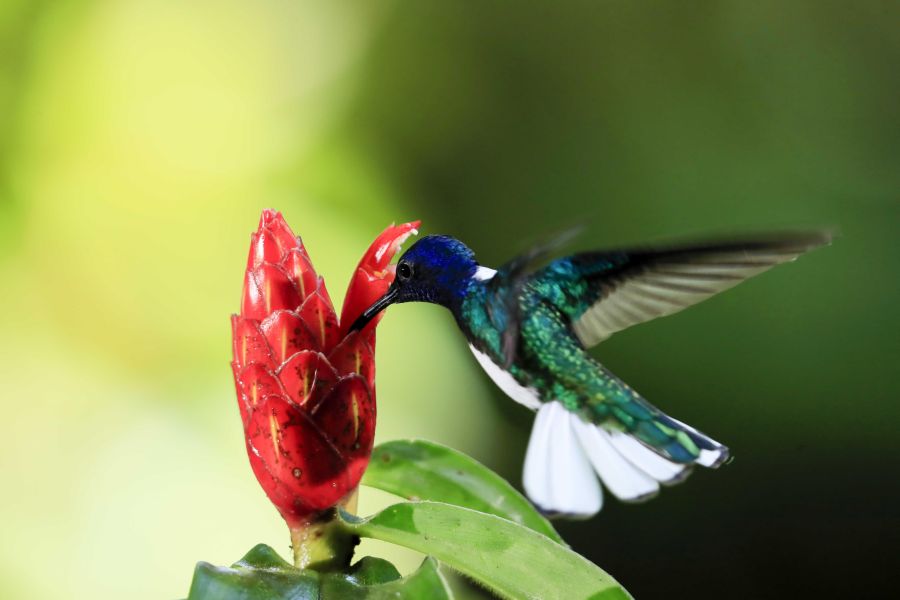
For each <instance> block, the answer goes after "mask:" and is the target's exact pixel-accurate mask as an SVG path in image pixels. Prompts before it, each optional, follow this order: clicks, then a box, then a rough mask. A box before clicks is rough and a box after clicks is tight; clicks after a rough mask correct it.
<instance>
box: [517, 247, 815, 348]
mask: <svg viewBox="0 0 900 600" xmlns="http://www.w3.org/2000/svg"><path fill="white" fill-rule="evenodd" d="M830 240H831V235H830V234H829V233H827V232H812V233H803V234H782V235H777V236H768V237H760V238H756V239H749V240H743V241H731V242H719V243H707V244H694V245H684V246H675V247H670V248H663V249H638V250H630V251H628V250H626V251H615V252H594V253H586V254H578V255H574V256H571V257H567V258H563V259H560V260H558V261H555V262H554V263H551V264H550V265H548V266H547V267H545V268H544V269H543V270H541V271H540V272H538V273H537V274H535V276H536V277H540V276H547V275H550V276H554V275H556V276H560V274H565V275H566V276H568V277H569V278H570V281H569V282H568V283H569V284H572V283H573V282H574V281H577V280H581V281H586V282H587V283H588V285H587V286H586V287H585V290H586V291H585V293H584V297H582V298H580V299H581V300H582V302H581V304H580V305H577V306H575V307H574V308H573V307H568V308H567V311H566V312H567V313H568V316H569V318H570V321H571V322H572V327H573V329H574V331H575V333H576V335H577V336H578V338H579V340H580V341H581V342H582V344H584V346H585V347H590V346H594V345H596V344H598V343H600V342H602V341H603V340H605V339H606V338H608V337H609V336H611V335H612V334H613V333H616V332H617V331H621V330H623V329H626V328H628V327H631V326H632V325H637V324H638V323H644V322H646V321H649V320H651V319H655V318H657V317H663V316H667V315H671V314H674V313H677V312H679V311H681V310H684V309H685V308H687V307H688V306H691V305H693V304H697V303H698V302H702V301H703V300H705V299H707V298H709V297H711V296H713V295H715V294H718V293H720V292H723V291H725V290H727V289H730V288H732V287H734V286H736V285H737V284H738V283H740V282H741V281H744V280H745V279H748V278H750V277H753V276H754V275H757V274H759V273H762V272H763V271H767V270H768V269H770V268H772V267H774V266H776V265H779V264H782V263H785V262H790V261H793V260H794V259H796V258H797V257H798V256H800V255H801V254H803V253H804V252H807V251H808V250H811V249H813V248H816V247H818V246H821V245H824V244H827V243H828V242H829V241H830ZM597 265H600V267H599V268H598V267H597ZM562 283H565V282H562Z"/></svg>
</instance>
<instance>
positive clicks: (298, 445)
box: [231, 210, 419, 529]
mask: <svg viewBox="0 0 900 600" xmlns="http://www.w3.org/2000/svg"><path fill="white" fill-rule="evenodd" d="M418 225H419V222H418V221H416V222H414V223H406V224H403V225H398V226H391V227H388V228H387V229H385V230H384V232H382V234H381V235H379V236H378V238H376V239H375V241H374V242H373V243H372V245H371V247H370V248H369V250H368V251H367V252H366V254H365V255H364V256H363V258H362V260H361V261H360V263H359V266H358V267H357V269H356V272H355V273H354V275H353V278H352V279H351V281H350V286H349V288H348V290H347V295H346V297H345V299H344V308H343V311H342V313H341V319H340V322H338V318H337V315H336V314H335V312H334V307H333V306H332V304H331V298H330V297H329V296H328V292H327V291H326V289H325V281H324V280H323V279H322V278H321V277H319V276H317V275H316V272H315V271H314V270H313V267H312V263H311V262H310V259H309V255H308V254H307V253H306V249H305V248H304V247H303V243H302V242H301V241H300V238H298V237H296V236H294V234H293V232H292V231H291V229H290V228H289V227H288V225H287V223H286V222H285V221H284V219H283V218H282V216H281V214H280V213H278V212H275V211H272V210H264V211H263V213H262V217H261V218H260V221H259V228H258V229H257V231H256V233H254V234H253V235H252V237H251V244H250V256H249V257H248V259H247V271H246V274H245V276H244V291H243V297H242V301H241V314H240V315H239V316H238V315H232V318H231V324H232V335H233V342H234V360H233V362H232V363H231V366H232V369H233V370H234V381H235V385H236V387H237V396H238V406H239V407H240V411H241V419H242V421H243V423H244V436H245V438H246V442H247V454H248V456H249V457H250V466H251V467H252V468H253V472H254V474H255V475H256V478H257V479H258V480H259V483H260V485H262V487H263V490H265V492H266V494H267V495H268V496H269V499H270V500H271V501H272V502H273V503H274V504H275V506H276V507H277V508H278V511H279V512H280V513H281V515H282V516H283V517H284V519H285V520H286V521H287V523H288V526H289V527H291V528H292V529H293V528H294V527H297V526H300V525H302V524H303V523H305V522H307V521H309V520H310V519H311V518H313V517H314V516H315V515H316V514H317V513H319V512H322V511H324V510H326V509H329V508H331V507H333V506H335V505H336V504H338V503H341V502H342V501H346V500H347V499H348V498H349V497H350V496H351V495H352V493H353V492H354V491H355V490H356V487H357V486H358V485H359V480H360V478H361V477H362V475H363V472H364V471H365V469H366V466H367V465H368V463H369V456H370V455H371V452H372V443H373V441H374V437H375V357H374V351H375V323H372V324H370V325H369V326H367V327H366V328H365V329H363V330H362V331H360V332H353V333H348V330H349V328H350V325H352V323H353V321H354V320H355V319H356V318H357V317H358V316H359V315H360V314H361V313H362V312H363V311H364V310H365V309H366V308H367V307H368V306H369V305H370V304H371V303H372V302H373V301H374V300H375V299H377V298H378V297H380V296H381V295H382V294H384V293H385V291H387V288H388V286H390V284H391V282H392V281H393V279H394V268H393V266H392V265H390V261H391V259H392V258H393V257H394V255H395V254H396V253H397V251H398V250H399V247H400V244H402V243H403V242H404V241H405V240H406V238H408V237H409V236H410V235H412V234H414V233H415V228H416V227H418Z"/></svg>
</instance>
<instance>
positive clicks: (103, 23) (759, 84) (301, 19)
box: [0, 0, 900, 600]
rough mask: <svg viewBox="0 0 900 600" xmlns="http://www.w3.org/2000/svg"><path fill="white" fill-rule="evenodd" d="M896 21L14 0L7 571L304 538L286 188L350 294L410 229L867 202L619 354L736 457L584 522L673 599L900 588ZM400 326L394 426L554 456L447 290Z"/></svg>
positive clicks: (683, 223) (6, 43)
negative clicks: (265, 425)
mask: <svg viewBox="0 0 900 600" xmlns="http://www.w3.org/2000/svg"><path fill="white" fill-rule="evenodd" d="M526 4H527V5H526ZM898 22H900V11H898V5H897V3H895V2H888V1H884V2H877V1H862V2H854V3H848V2H830V1H818V0H815V1H814V0H808V1H800V0H796V1H793V2H788V3H785V2H780V1H777V0H761V1H757V2H739V1H730V2H729V1H722V2H694V3H687V4H685V3H662V2H658V3H635V2H631V1H626V0H608V1H604V2H597V1H567V2H554V3H513V2H450V1H445V2H417V1H414V0H378V1H375V2H362V1H357V2H344V3H335V2H328V1H318V2H297V1H294V0H290V1H289V0H282V1H278V0H265V1H261V2H248V1H238V0H217V1H215V2H213V1H210V0H197V1H195V2H176V1H174V0H127V1H126V0H123V1H113V0H106V1H99V0H98V1H94V0H92V1H74V0H62V1H55V2H49V1H46V0H3V2H0V280H2V282H3V285H2V292H0V331H2V334H0V373H2V375H0V398H2V400H0V401H2V403H3V404H2V407H3V417H4V427H3V436H2V439H3V448H4V451H3V452H2V453H0V469H2V479H0V481H2V492H0V531H2V544H0V596H2V597H3V598H23V599H29V600H43V599H51V598H52V599H55V598H88V597H89V598H97V599H100V598H126V597H127V598H138V599H142V598H147V599H151V598H154V599H155V598H175V597H182V596H184V595H185V594H186V592H187V588H188V585H189V581H190V577H191V572H192V569H193V564H194V563H195V561H197V560H201V559H202V560H207V561H210V562H214V563H219V564H228V563H231V562H232V561H234V560H236V559H237V558H238V557H240V556H241V555H242V554H243V553H244V552H245V551H246V550H248V549H249V548H250V547H251V546H252V545H254V544H255V543H257V542H260V541H262V542H267V543H269V544H271V545H272V546H274V547H275V548H277V549H279V550H280V551H282V552H283V553H284V554H285V555H287V552H288V539H287V535H286V531H285V529H284V527H283V524H282V523H281V522H280V519H279V517H278V516H277V514H276V513H275V511H274V509H273V508H272V507H271V506H270V505H269V503H268V501H267V500H266V499H265V497H264V495H263V493H262V491H261V490H260V489H259V488H258V485H257V484H256V482H255V480H254V478H253V476H252V474H251V472H250V469H249V468H248V465H247V459H246V456H245V453H244V447H243V442H242V436H241V430H240V423H239V418H238V413H237V409H236V407H235V399H234V397H233V394H234V392H233V387H232V383H231V375H230V371H229V369H228V361H229V359H230V358H229V352H230V350H229V324H228V316H229V314H230V313H231V312H234V311H235V310H237V308H238V301H239V293H240V287H241V279H242V269H243V265H244V260H245V256H246V251H247V243H248V240H249V233H250V231H251V230H252V229H253V228H254V227H255V225H256V221H257V219H258V215H259V212H260V210H261V209H262V208H264V207H274V208H278V209H280V210H282V211H283V212H284V214H285V215H286V217H287V219H288V221H289V222H290V223H291V224H292V226H293V227H294V228H295V230H296V231H297V232H298V233H300V234H301V235H302V236H303V237H304V241H305V242H306V244H307V246H308V248H309V250H310V253H311V255H312V257H313V260H314V261H315V264H316V266H317V268H318V269H319V271H320V272H321V273H323V274H324V275H325V277H326V279H327V280H328V282H329V284H330V289H331V290H332V295H333V296H335V298H336V299H337V298H340V296H341V295H342V291H343V289H345V286H346V282H347V281H348V279H349V274H350V272H351V269H352V267H353V265H354V264H355V262H356V260H357V259H358V257H359V255H360V254H361V252H362V250H363V249H364V248H365V247H366V246H367V245H368V243H369V241H370V240H371V238H372V237H373V236H374V235H375V234H376V233H377V232H378V231H380V230H381V229H382V228H383V227H384V226H385V225H386V224H387V223H389V222H391V221H394V220H396V221H401V220H409V219H412V218H421V219H423V220H424V225H423V229H424V231H425V232H427V233H435V232H442V233H449V234H453V235H456V236H458V237H460V238H462V239H464V240H465V241H466V242H468V243H469V244H470V245H471V246H472V247H473V248H474V249H475V250H476V251H477V253H478V255H479V258H480V259H481V260H482V261H483V262H484V263H486V264H489V265H496V264H497V263H500V262H502V261H503V260H505V259H507V258H509V257H510V256H511V255H512V254H513V253H515V252H517V251H520V250H522V249H523V248H525V247H526V246H527V244H528V242H529V241H530V240H535V239H538V238H539V237H540V236H541V235H542V234H545V233H546V232H548V231H553V230H558V229H560V228H564V227H567V226H570V225H572V224H576V223H587V231H586V233H585V235H584V237H583V238H582V239H581V240H580V242H579V243H580V244H581V245H582V246H583V247H590V246H595V247H599V246H607V245H615V244H620V243H621V244H627V243H635V242H643V241H647V240H654V239H661V238H665V237H685V236H690V235H693V234H702V233H704V232H707V233H709V232H715V233H729V232H735V231H752V230H765V229H770V228H795V227H803V226H821V225H826V226H836V227H838V228H839V229H840V231H841V232H842V237H841V238H840V239H839V240H838V241H837V242H836V243H835V244H834V245H833V246H832V247H830V248H827V249H823V250H819V251H817V252H815V253H813V254H811V255H810V256H808V257H804V258H803V259H801V260H800V261H798V262H797V263H795V264H792V265H788V266H785V267H781V268H779V269H776V270H774V271H772V272H771V273H768V274H766V275H764V276H762V277H760V278H758V279H756V280H753V281H751V282H749V283H747V284H744V285H743V286H741V287H740V288H738V289H737V290H734V291H731V292H729V293H726V294H724V295H723V296H721V297H717V298H715V299H713V300H710V301H709V302H707V303H705V304H703V305H702V306H699V307H696V308H694V309H692V310H690V311H686V312H684V313H681V314H679V315H677V316H673V317H670V318H668V319H663V320H660V321H656V322H654V323H652V324H647V325H642V326H639V327H636V328H634V329H633V330H630V331H628V332H626V333H622V334H618V335H616V336H615V337H614V338H613V339H611V340H610V341H609V342H607V343H605V344H603V345H602V346H601V347H600V348H598V349H597V350H596V355H597V356H598V357H599V358H600V359H601V360H603V361H604V362H605V363H606V364H607V365H608V366H610V367H611V368H612V369H613V370H614V371H615V372H616V373H618V374H619V375H620V376H621V377H623V378H624V379H625V380H626V381H628V382H630V383H631V384H633V385H634V386H635V387H636V388H638V389H640V390H641V391H642V392H643V393H644V394H645V395H646V396H647V397H648V398H650V399H651V400H652V401H654V402H655V403H656V404H658V405H659V406H661V407H663V408H664V409H666V410H667V411H668V412H670V413H672V414H674V415H676V416H677V417H678V418H680V419H682V420H684V421H686V422H688V423H692V424H694V425H695V426H697V427H700V428H701V429H703V430H705V431H707V432H708V433H710V434H711V435H713V436H714V437H716V438H717V439H720V440H722V441H723V442H726V443H728V444H729V445H730V446H731V447H732V449H733V453H734V455H735V457H736V458H735V460H734V462H733V463H731V464H729V465H728V466H726V467H724V468H722V469H720V470H719V471H718V472H715V473H711V472H697V473H695V474H694V476H693V477H692V478H691V481H689V482H688V483H687V484H686V485H683V486H679V487H677V488H672V489H668V490H666V491H665V492H664V493H663V494H661V496H660V497H658V498H657V499H655V500H653V501H652V502H650V503H647V504H643V505H637V506H631V505H629V506H626V505H621V504H618V503H616V502H614V501H609V502H608V503H607V506H606V508H605V509H604V511H603V512H602V513H601V514H600V515H599V516H598V517H597V518H595V519H593V520H591V521H589V522H584V523H575V524H568V523H562V524H560V525H559V528H560V531H561V532H562V533H563V535H564V536H565V537H566V538H567V539H568V540H569V541H570V543H571V544H572V545H573V546H574V547H575V549H577V550H578V551H579V552H581V553H583V554H585V555H586V556H588V557H589V558H590V559H591V560H593V561H595V562H596V563H598V564H599V565H601V566H602V567H604V568H605V569H607V570H609V571H610V572H611V573H612V574H613V575H614V576H616V577H617V578H618V579H619V580H620V581H622V582H623V583H624V584H625V585H626V586H627V587H628V588H629V590H630V591H632V593H634V594H635V595H636V597H638V598H662V597H667V598H687V597H690V598H775V597H804V596H806V597H809V595H811V594H814V593H820V594H822V595H823V596H822V597H839V596H842V594H847V595H848V597H870V598H871V597H879V596H880V595H882V594H886V593H887V591H888V590H889V589H891V588H889V587H888V585H889V582H890V580H891V579H892V576H893V574H894V572H895V570H896V552H897V547H898V543H900V535H898V532H900V503H898V500H900V498H898V493H897V491H898V490H897V488H898V473H900V442H898V433H897V431H898V417H900V404H898V392H900V377H898V363H900V341H898V340H900V335H898V334H900V331H898V329H900V315H898V302H900V284H898V277H897V265H898V261H900V244H898V226H900V122H898V116H900V111H898V106H900V102H898V100H900V69H898V60H900V28H898V27H897V23H898ZM379 332H380V333H379V336H380V343H379V349H378V360H379V390H378V391H379V395H378V399H379V424H378V436H379V438H380V439H381V440H386V439H391V438H398V437H413V436H415V437H427V438H430V439H434V440H437V441H440V442H444V443H447V444H450V445H452V446H454V447H457V448H459V449H461V450H464V451H466V452H468V453H470V454H472V455H474V456H475V457H477V458H478V459H480V460H482V461H483V462H485V463H487V464H488V465H490V466H491V467H493V468H495V469H497V470H499V471H500V472H502V473H503V474H504V475H506V476H507V477H509V478H510V479H511V480H512V481H514V482H516V484H517V485H518V484H519V470H520V466H521V459H522V456H523V453H524V449H525V444H526V442H527V434H528V429H529V426H530V416H529V415H528V414H526V411H524V410H521V409H520V408H519V407H517V406H516V405H514V404H513V403H512V402H510V401H508V400H507V399H505V398H503V397H502V396H501V395H500V394H499V393H498V392H497V391H495V390H494V389H492V387H491V385H490V384H489V382H488V381H487V379H486V377H485V376H484V375H483V374H482V373H480V371H479V370H478V367H477V366H476V364H475V363H474V361H473V360H471V357H470V356H469V355H468V350H467V349H466V347H465V344H464V343H463V341H462V340H461V339H460V337H459V335H458V334H457V332H456V331H455V329H454V326H453V323H452V321H451V319H450V317H449V315H448V314H446V313H445V312H443V311H442V310H440V309H438V308H436V307H431V306H419V305H407V306H405V307H402V308H395V309H392V310H391V311H390V312H389V314H388V317H387V318H386V319H385V320H384V322H383V324H382V326H381V327H380V329H379ZM388 501H389V499H388V498H383V497H380V496H378V495H377V494H373V493H369V492H365V493H364V497H363V510H364V511H368V510H373V509H374V508H377V507H378V506H379V505H383V504H384V503H385V502H388ZM369 549H370V551H373V552H374V551H378V552H381V551H383V550H384V548H375V549H372V547H369ZM390 552H391V554H390V556H392V557H394V558H395V559H396V560H397V561H398V562H399V564H401V565H403V566H404V568H410V567H411V566H412V565H414V564H415V563H416V560H417V557H415V556H408V555H405V554H403V553H400V552H395V551H390ZM564 584H565V582H560V585H564ZM891 587H892V588H893V589H895V587H896V586H895V585H894V584H891Z"/></svg>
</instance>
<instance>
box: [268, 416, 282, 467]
mask: <svg viewBox="0 0 900 600" xmlns="http://www.w3.org/2000/svg"><path fill="white" fill-rule="evenodd" d="M269 433H270V434H271V436H272V448H273V449H274V450H275V462H278V460H279V455H280V454H281V452H280V451H279V449H278V420H277V419H276V418H275V415H269Z"/></svg>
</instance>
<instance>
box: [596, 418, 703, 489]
mask: <svg viewBox="0 0 900 600" xmlns="http://www.w3.org/2000/svg"><path fill="white" fill-rule="evenodd" d="M609 441H610V443H611V444H612V445H613V447H614V448H615V449H616V450H618V451H619V454H621V455H622V456H624V457H625V458H626V459H628V462H630V463H631V464H633V465H634V466H636V467H637V468H639V469H640V470H641V471H643V472H644V473H646V474H647V475H649V476H650V477H652V478H653V479H655V480H657V481H658V482H660V483H662V484H663V485H665V484H673V483H678V482H680V481H682V480H683V479H684V478H685V477H687V475H688V474H690V471H691V470H690V468H689V467H688V466H687V465H682V464H678V463H675V462H672V461H671V460H667V459H665V458H663V457H662V456H660V455H659V454H657V453H656V452H654V451H653V450H651V449H650V448H648V447H647V446H645V445H643V444H642V443H640V442H639V441H637V440H636V439H634V438H633V437H631V436H628V435H626V434H624V433H622V432H621V431H611V432H610V433H609Z"/></svg>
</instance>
